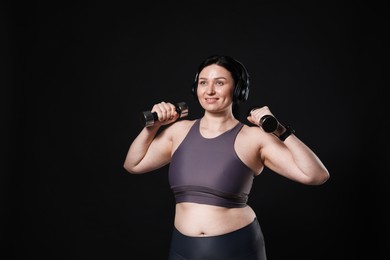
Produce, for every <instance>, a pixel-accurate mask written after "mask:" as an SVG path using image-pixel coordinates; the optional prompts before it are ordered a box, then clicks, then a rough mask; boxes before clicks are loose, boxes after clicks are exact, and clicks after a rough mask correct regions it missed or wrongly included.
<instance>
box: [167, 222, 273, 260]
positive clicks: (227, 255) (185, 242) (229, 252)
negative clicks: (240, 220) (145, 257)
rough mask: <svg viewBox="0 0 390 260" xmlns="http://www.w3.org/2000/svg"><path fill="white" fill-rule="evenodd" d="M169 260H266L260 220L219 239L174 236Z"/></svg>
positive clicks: (217, 237)
mask: <svg viewBox="0 0 390 260" xmlns="http://www.w3.org/2000/svg"><path fill="white" fill-rule="evenodd" d="M169 259H170V260H179V259H182V260H183V259H188V260H195V259H214V260H216V259H224V260H230V259H231V260H233V259H242V260H244V259H247V260H249V259H251V260H252V259H253V260H266V255H265V246H264V237H263V233H262V231H261V228H260V225H259V222H258V220H257V218H255V219H254V221H253V222H252V223H250V224H248V225H247V226H245V227H243V228H241V229H238V230H235V231H232V232H229V233H226V234H223V235H217V236H208V237H191V236H186V235H184V234H182V233H180V231H178V230H177V229H176V228H174V230H173V232H172V240H171V248H170V258H169Z"/></svg>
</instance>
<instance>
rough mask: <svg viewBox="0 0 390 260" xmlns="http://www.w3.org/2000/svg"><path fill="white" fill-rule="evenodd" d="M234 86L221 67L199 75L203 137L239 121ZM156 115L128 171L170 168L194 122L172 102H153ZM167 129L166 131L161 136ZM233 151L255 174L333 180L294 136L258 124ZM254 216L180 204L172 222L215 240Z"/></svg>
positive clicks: (248, 211)
mask: <svg viewBox="0 0 390 260" xmlns="http://www.w3.org/2000/svg"><path fill="white" fill-rule="evenodd" d="M234 86H235V82H234V80H233V78H232V76H231V74H230V72H229V71H228V70H226V69H225V68H224V67H222V66H219V65H216V64H212V65H209V66H207V67H205V68H204V69H203V70H202V71H201V72H200V73H199V80H198V87H197V96H198V99H199V102H200V104H201V106H202V107H203V109H204V115H203V116H202V118H201V121H200V132H201V135H202V136H203V137H205V138H213V137H216V136H218V135H220V134H222V133H224V132H225V131H227V130H229V129H231V128H233V127H234V126H235V125H236V124H237V123H238V120H237V119H236V118H234V116H233V113H232V97H233V90H234ZM152 112H157V114H158V118H159V120H158V122H155V124H154V125H153V126H151V127H145V128H143V129H142V130H141V132H140V133H139V135H138V136H137V137H136V138H135V139H134V141H133V142H132V144H131V145H130V148H129V150H128V153H127V156H126V159H125V162H124V168H125V169H126V170H127V171H128V172H129V173H132V174H141V173H146V172H150V171H153V170H156V169H158V168H161V167H162V166H164V165H167V164H168V163H169V162H170V160H171V157H172V155H173V153H174V152H175V150H176V149H177V147H178V146H179V145H180V143H181V142H182V141H183V139H184V138H185V136H186V134H187V133H188V131H189V130H190V128H191V126H192V125H193V124H194V122H195V121H194V120H180V121H176V120H177V119H178V117H179V115H178V113H177V112H176V110H175V106H174V105H173V104H172V103H168V102H161V103H158V104H155V105H154V106H153V108H152ZM264 115H272V113H271V111H270V109H269V108H268V107H267V106H264V107H261V108H258V109H256V110H254V111H252V112H251V114H250V115H249V116H248V118H247V119H248V121H249V122H251V123H253V124H256V125H257V124H258V122H259V121H260V118H261V117H262V116H264ZM163 125H166V128H164V129H163V130H162V131H161V132H160V133H159V134H158V135H157V131H158V130H159V128H160V127H161V126H163ZM234 149H235V151H236V153H237V155H238V157H239V158H240V159H241V160H242V162H244V163H245V164H246V165H247V166H248V167H249V168H251V169H252V170H253V171H254V172H256V176H257V175H259V174H260V173H261V172H262V171H263V169H264V167H267V168H269V169H271V170H272V171H274V172H275V173H277V174H280V175H281V176H284V177H286V178H288V179H291V180H293V181H296V182H299V183H302V184H306V185H321V184H323V183H324V182H326V181H327V180H328V179H329V172H328V170H327V169H326V167H325V166H324V165H323V163H322V162H321V161H320V159H319V158H318V157H317V155H316V154H315V153H314V152H313V151H312V150H311V149H310V148H309V147H307V146H306V145H305V144H304V143H303V142H302V141H301V140H300V139H299V138H298V137H297V136H295V135H290V136H289V137H288V138H287V139H286V140H285V141H284V142H282V141H280V140H279V139H278V138H277V137H275V136H274V135H272V134H269V133H266V132H265V131H263V129H262V128H261V127H259V126H249V125H244V126H243V128H242V130H241V131H240V132H239V134H238V136H237V138H236V141H235V144H234ZM255 217H256V214H255V212H254V211H253V209H252V208H251V207H250V206H246V207H244V208H223V207H218V206H211V205H203V204H197V203H190V202H184V203H178V204H176V209H175V221H174V224H175V227H176V228H177V229H178V230H179V231H180V232H181V233H183V234H185V235H188V236H212V235H220V234H225V233H228V232H231V231H234V230H237V229H239V228H242V227H244V226H246V225H248V224H249V223H251V222H252V221H253V219H254V218H255Z"/></svg>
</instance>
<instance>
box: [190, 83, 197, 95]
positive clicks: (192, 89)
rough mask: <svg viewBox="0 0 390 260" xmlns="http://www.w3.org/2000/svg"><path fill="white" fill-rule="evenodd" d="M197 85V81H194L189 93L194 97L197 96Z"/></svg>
mask: <svg viewBox="0 0 390 260" xmlns="http://www.w3.org/2000/svg"><path fill="white" fill-rule="evenodd" d="M197 87H198V81H195V82H194V83H192V88H191V94H192V96H193V97H194V98H196V97H197V94H196V90H197Z"/></svg>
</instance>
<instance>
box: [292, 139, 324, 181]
mask: <svg viewBox="0 0 390 260" xmlns="http://www.w3.org/2000/svg"><path fill="white" fill-rule="evenodd" d="M284 144H285V145H286V147H287V148H288V150H289V152H290V153H291V156H292V159H293V160H294V162H295V165H296V167H298V168H299V170H300V171H301V172H302V173H303V174H304V175H305V176H306V177H307V178H305V180H304V181H302V182H304V183H306V184H311V185H320V184H322V183H324V182H325V181H327V180H328V179H329V172H328V170H327V169H326V167H325V166H324V164H323V163H322V161H321V160H320V159H319V158H318V156H317V155H316V154H315V153H314V152H313V151H312V150H311V149H310V148H309V147H308V146H307V145H306V144H304V143H303V142H302V141H301V140H300V139H299V138H298V137H297V136H295V135H294V134H292V135H290V136H289V137H287V138H286V140H285V141H284Z"/></svg>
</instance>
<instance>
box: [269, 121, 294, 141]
mask: <svg viewBox="0 0 390 260" xmlns="http://www.w3.org/2000/svg"><path fill="white" fill-rule="evenodd" d="M294 133H295V130H294V129H293V128H292V127H291V126H289V125H287V126H286V127H284V126H283V125H281V124H279V126H278V128H277V129H276V130H275V132H274V133H273V134H274V135H276V137H278V138H279V140H280V141H282V142H284V140H286V139H287V137H289V136H290V135H292V134H294Z"/></svg>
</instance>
